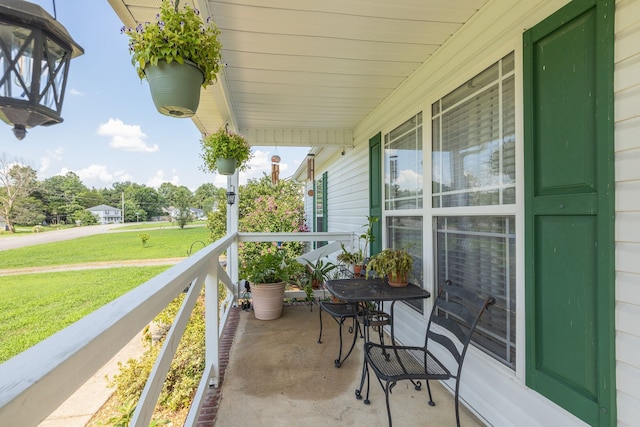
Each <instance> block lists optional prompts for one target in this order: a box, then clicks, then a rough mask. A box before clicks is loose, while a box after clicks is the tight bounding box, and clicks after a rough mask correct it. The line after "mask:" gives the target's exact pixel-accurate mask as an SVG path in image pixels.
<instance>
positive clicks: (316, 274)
mask: <svg viewBox="0 0 640 427" xmlns="http://www.w3.org/2000/svg"><path fill="white" fill-rule="evenodd" d="M305 262H306V271H305V276H306V279H307V280H306V282H307V285H311V287H312V289H318V288H319V287H320V285H321V284H322V283H324V282H325V281H326V280H327V279H328V278H329V273H331V271H333V270H334V269H335V268H336V265H335V264H333V263H332V262H331V261H326V262H325V261H323V260H322V259H318V260H317V261H316V262H315V263H313V262H311V261H309V260H305Z"/></svg>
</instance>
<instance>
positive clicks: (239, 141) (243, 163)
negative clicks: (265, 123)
mask: <svg viewBox="0 0 640 427" xmlns="http://www.w3.org/2000/svg"><path fill="white" fill-rule="evenodd" d="M200 145H201V148H202V153H201V154H200V157H202V160H204V168H203V170H204V171H205V172H215V171H216V170H217V169H218V159H219V158H225V159H236V167H237V168H238V169H239V170H241V171H243V170H245V169H246V168H247V167H248V162H249V160H250V159H251V157H252V156H251V145H249V142H248V141H247V140H246V139H245V138H244V137H243V136H242V135H239V134H237V133H233V132H231V131H229V130H228V129H227V127H226V126H222V127H221V128H220V129H218V130H217V131H216V132H214V133H212V134H209V135H207V136H205V137H204V139H202V140H201V141H200Z"/></svg>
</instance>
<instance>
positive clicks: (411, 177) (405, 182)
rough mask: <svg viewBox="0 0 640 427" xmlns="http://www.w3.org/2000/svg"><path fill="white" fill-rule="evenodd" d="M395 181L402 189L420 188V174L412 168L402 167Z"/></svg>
mask: <svg viewBox="0 0 640 427" xmlns="http://www.w3.org/2000/svg"><path fill="white" fill-rule="evenodd" d="M395 183H396V184H398V185H399V186H400V187H401V188H402V189H403V190H412V191H416V190H420V189H422V175H420V174H419V173H416V171H414V170H412V169H403V170H401V171H400V174H399V175H398V179H397V180H396V181H395Z"/></svg>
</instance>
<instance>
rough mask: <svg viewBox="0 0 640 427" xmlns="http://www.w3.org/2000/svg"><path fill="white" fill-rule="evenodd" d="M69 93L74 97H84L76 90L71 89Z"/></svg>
mask: <svg viewBox="0 0 640 427" xmlns="http://www.w3.org/2000/svg"><path fill="white" fill-rule="evenodd" d="M69 93H70V94H71V95H74V96H84V92H80V91H79V90H78V89H71V90H70V91H69Z"/></svg>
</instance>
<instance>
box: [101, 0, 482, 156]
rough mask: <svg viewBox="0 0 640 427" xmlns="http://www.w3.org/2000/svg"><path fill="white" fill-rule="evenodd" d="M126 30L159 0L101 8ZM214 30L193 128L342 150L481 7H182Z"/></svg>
mask: <svg viewBox="0 0 640 427" xmlns="http://www.w3.org/2000/svg"><path fill="white" fill-rule="evenodd" d="M109 2H110V4H111V5H112V7H113V8H114V10H115V11H116V13H117V14H118V16H119V17H120V19H122V21H123V22H124V24H125V25H128V26H131V25H135V23H136V22H145V21H154V20H155V15H156V13H157V11H158V8H159V4H160V0H109ZM185 3H188V4H191V5H194V6H195V7H196V8H198V9H200V10H201V12H202V13H203V16H211V17H212V18H213V20H214V22H216V24H217V26H218V28H219V29H220V31H221V35H220V40H221V43H222V46H223V49H222V56H223V61H224V63H225V66H224V70H223V71H222V73H221V75H220V76H219V79H218V83H216V84H215V85H214V86H213V87H210V88H208V89H206V90H204V91H203V93H202V99H201V105H200V108H199V109H198V113H197V114H196V116H194V118H193V120H194V123H195V124H196V126H198V128H199V129H200V130H201V131H202V132H204V133H208V132H213V131H215V130H216V129H217V128H218V127H219V126H221V125H222V124H224V123H229V124H230V125H231V126H232V127H233V128H234V129H236V130H239V131H241V132H243V133H245V134H246V135H248V137H249V139H250V141H251V143H252V144H253V145H276V144H278V145H298V146H310V145H311V146H330V145H333V146H344V145H350V144H351V141H350V140H349V138H350V135H351V132H352V130H353V129H354V128H355V127H356V126H357V125H358V124H359V123H360V122H361V121H362V120H363V119H364V118H365V117H366V116H367V115H368V114H369V113H371V112H372V111H373V110H374V109H375V108H376V107H377V106H378V105H380V103H381V102H382V101H383V100H384V99H385V98H386V97H387V96H389V95H390V94H391V93H392V92H393V91H394V90H395V89H396V88H397V87H398V86H400V85H401V84H402V83H403V82H404V81H405V80H406V79H407V78H408V77H409V76H410V75H411V74H412V73H413V72H414V71H415V70H416V69H417V68H418V67H419V66H420V65H421V64H422V63H423V62H424V61H426V60H427V59H428V58H429V56H430V55H431V54H432V53H433V52H434V51H435V50H436V49H438V48H439V47H440V46H441V45H442V44H443V43H444V42H445V41H446V40H447V39H448V38H449V37H451V36H452V35H453V34H454V33H455V32H456V31H457V30H458V29H460V27H461V26H462V25H464V23H465V22H467V21H468V20H469V19H470V18H471V17H472V16H473V15H474V14H475V13H476V12H477V11H478V9H480V8H481V7H482V5H483V4H485V3H486V0H394V1H393V2H390V1H388V0H349V1H345V0H322V1H319V0H318V1H316V0H307V1H304V0H226V1H214V0H206V1H205V0H200V1H198V0H196V1H195V2H194V1H187V0H182V2H181V4H185Z"/></svg>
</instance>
